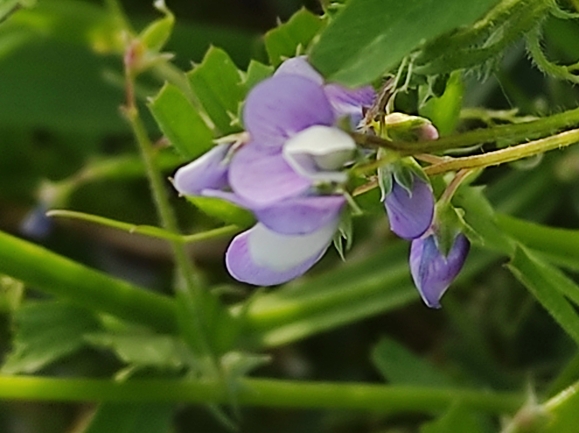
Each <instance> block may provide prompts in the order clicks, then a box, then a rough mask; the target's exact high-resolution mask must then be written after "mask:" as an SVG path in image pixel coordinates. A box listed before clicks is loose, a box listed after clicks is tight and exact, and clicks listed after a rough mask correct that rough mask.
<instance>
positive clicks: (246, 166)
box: [229, 143, 311, 207]
mask: <svg viewBox="0 0 579 433" xmlns="http://www.w3.org/2000/svg"><path fill="white" fill-rule="evenodd" d="M229 183H230V185H231V188H232V189H233V191H234V192H235V193H236V194H237V195H239V196H240V197H241V198H242V199H243V200H246V201H247V202H248V203H251V204H254V205H255V206H256V207H264V206H268V205H271V204H272V203H275V202H277V201H280V200H283V199H286V198H289V197H294V196H296V195H298V194H301V193H302V192H304V191H305V190H307V189H308V188H309V187H310V186H311V181H310V180H308V179H305V178H303V177H301V176H299V175H298V174H297V173H296V172H295V171H294V170H293V169H292V168H291V167H290V166H289V164H288V163H287V162H286V161H285V159H284V158H283V156H282V154H281V152H280V151H278V150H276V149H264V148H259V147H257V146H254V144H253V143H249V144H246V145H245V146H243V147H242V148H241V149H239V151H237V153H236V154H235V155H234V156H233V159H232V161H231V164H230V166H229Z"/></svg>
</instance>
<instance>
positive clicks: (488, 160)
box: [424, 129, 579, 176]
mask: <svg viewBox="0 0 579 433" xmlns="http://www.w3.org/2000/svg"><path fill="white" fill-rule="evenodd" d="M577 142H579V129H573V130H571V131H565V132H562V133H560V134H556V135H552V136H551V137H547V138H543V139H541V140H536V141H531V142H529V143H525V144H520V145H518V146H513V147H508V148H506V149H500V150H496V151H494V152H489V153H486V154H483V155H474V156H465V157H463V158H453V159H450V160H448V161H444V162H441V163H438V164H434V165H431V166H430V167H426V168H425V169H424V172H425V173H426V174H427V175H429V176H434V175H436V174H440V173H446V172H448V171H456V170H462V169H468V168H483V167H490V166H493V165H499V164H504V163H506V162H512V161H516V160H519V159H522V158H527V157H529V156H534V155H538V154H541V153H544V152H548V151H549V150H553V149H560V148H563V147H566V146H570V145H571V144H574V143H577Z"/></svg>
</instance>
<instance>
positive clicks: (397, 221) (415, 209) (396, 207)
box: [384, 172, 434, 239]
mask: <svg viewBox="0 0 579 433" xmlns="http://www.w3.org/2000/svg"><path fill="white" fill-rule="evenodd" d="M411 175H412V185H411V186H410V187H405V186H403V185H401V184H400V183H398V182H397V181H396V177H395V176H392V188H391V190H390V192H389V193H388V194H387V195H386V197H385V199H384V205H385V207H386V213H387V214H388V220H389V221H390V228H391V229H392V231H393V232H394V233H396V234H397V235H398V236H400V237H401V238H404V239H416V238H419V237H420V236H422V235H423V234H424V233H425V232H426V230H428V229H429V227H430V225H431V223H432V218H433V216H434V196H433V194H432V188H431V186H430V184H428V183H427V182H426V181H424V180H423V179H422V178H421V177H419V176H418V175H417V174H415V173H413V172H412V174H411Z"/></svg>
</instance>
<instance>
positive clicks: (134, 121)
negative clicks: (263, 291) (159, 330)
mask: <svg viewBox="0 0 579 433" xmlns="http://www.w3.org/2000/svg"><path fill="white" fill-rule="evenodd" d="M125 114H126V117H127V119H128V120H129V123H130V125H131V128H132V130H133V134H134V135H135V138H136V140H137V143H138V145H139V149H140V151H141V156H142V158H143V162H144V164H145V171H146V173H147V177H148V178H149V183H150V186H151V192H152V195H153V199H154V201H155V204H156V207H157V212H158V214H159V218H160V220H161V225H162V226H163V228H164V229H165V230H167V231H168V232H170V233H174V234H177V233H178V230H177V221H176V218H175V215H174V214H173V211H172V208H171V205H170V204H169V198H168V197H167V194H166V191H165V184H164V181H163V178H162V176H161V171H160V170H159V169H158V167H157V166H156V164H155V159H154V150H153V146H152V144H151V141H150V140H149V137H148V135H147V131H146V129H145V126H144V125H143V122H142V120H141V118H140V117H139V112H138V110H137V108H136V105H135V104H130V105H129V106H128V107H127V109H126V110H125ZM170 244H171V249H172V251H173V255H174V258H175V262H176V264H177V272H178V279H177V282H176V285H175V287H176V291H177V297H178V299H179V301H180V302H178V303H177V317H178V321H179V323H180V325H181V331H182V332H183V336H184V337H185V339H186V340H187V341H188V342H189V343H190V344H191V345H192V346H193V347H194V349H195V350H196V351H197V354H198V355H199V356H200V358H201V359H202V360H203V361H204V362H205V364H206V365H207V367H208V368H210V370H213V371H215V369H216V367H215V364H214V358H213V355H212V353H211V349H210V345H209V342H208V340H207V336H206V332H205V327H204V325H203V317H204V315H203V311H202V308H201V306H200V303H201V299H202V297H203V295H204V293H203V288H202V287H201V282H200V280H199V279H198V278H197V277H196V275H197V272H196V270H195V268H194V266H193V263H192V262H191V260H189V258H188V257H187V253H186V251H185V248H184V246H183V244H182V243H180V242H177V241H170Z"/></svg>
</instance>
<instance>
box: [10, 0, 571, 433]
mask: <svg viewBox="0 0 579 433" xmlns="http://www.w3.org/2000/svg"><path fill="white" fill-rule="evenodd" d="M122 5H123V7H124V8H125V10H126V13H127V16H128V17H129V18H130V21H131V22H132V24H133V26H134V27H135V29H137V30H140V29H141V28H143V27H144V26H145V25H146V24H147V23H148V22H150V21H152V20H153V19H154V18H157V17H158V16H159V14H158V13H157V12H156V11H155V10H154V8H153V6H152V5H151V4H149V2H143V1H137V0H133V1H123V2H122ZM168 6H169V7H170V8H171V9H172V11H173V12H174V13H175V15H176V18H177V27H176V29H175V32H174V35H173V36H172V38H171V40H170V41H169V43H168V45H167V47H166V50H167V51H169V52H173V53H174V54H175V64H176V65H177V66H178V67H179V68H181V69H183V70H188V69H190V67H191V64H192V62H193V63H195V62H200V61H201V59H202V57H203V54H204V52H205V51H206V49H207V48H208V47H209V46H210V45H215V46H218V47H222V48H224V49H225V50H226V51H227V52H228V53H229V54H230V56H231V57H232V59H233V60H234V61H235V62H236V64H237V65H238V67H239V68H241V69H245V68H246V67H247V64H248V62H249V60H250V59H251V58H254V59H259V60H262V61H265V60H266V56H265V50H264V47H263V42H262V35H263V33H264V32H265V31H267V30H268V29H271V28H273V27H275V26H276V23H277V22H278V20H282V21H285V20H287V19H288V18H289V17H290V16H291V14H292V13H293V12H295V11H297V10H298V9H299V8H300V7H302V6H306V7H308V8H309V9H310V10H312V11H314V12H319V11H320V8H319V5H318V4H317V3H316V2H315V1H309V2H300V1H297V0H295V1H294V0H275V1H270V0H222V1H212V0H203V1H200V0H193V1H187V0H171V1H168ZM110 26H111V16H110V14H109V13H108V12H107V8H106V5H105V4H104V3H102V2H96V1H95V2H88V1H81V0H39V2H38V5H37V6H36V7H35V8H33V9H30V10H21V11H17V12H16V13H14V15H13V16H11V17H10V18H9V19H7V20H6V21H4V22H3V23H0V229H2V230H4V231H7V232H9V233H13V234H18V235H20V236H23V237H26V238H28V239H32V240H34V241H35V242H38V243H40V244H42V245H45V246H46V247H48V248H50V249H51V250H54V251H56V252H59V253H61V254H63V255H66V256H69V257H72V258H74V259H75V260H78V261H81V262H83V263H86V264H88V265H90V266H91V267H94V268H97V269H101V270H104V271H106V272H108V273H110V274H113V275H117V276H120V277H122V278H125V279H128V280H131V281H135V282H137V283H139V284H142V285H144V286H146V287H149V288H151V289H152V290H158V291H161V292H167V293H169V292H170V284H171V278H170V277H171V263H170V255H169V252H168V249H167V248H166V247H165V245H164V243H163V242H161V241H156V240H150V239H144V238H135V237H134V236H130V235H128V234H123V233H119V232H116V231H112V230H109V229H106V228H102V227H98V226H93V225H89V224H87V223H81V222H74V221H68V220H55V221H49V220H45V219H43V218H42V216H41V215H42V212H44V210H45V209H46V206H53V205H55V204H56V205H58V206H60V207H66V208H70V209H74V210H79V211H84V212H90V213H95V214H98V215H102V216H106V217H111V218H115V219H119V220H122V221H128V222H134V223H140V224H155V223H156V217H155V210H154V207H153V205H152V203H151V200H150V198H149V193H148V186H147V182H146V181H145V179H144V177H143V176H141V175H139V174H138V173H137V174H131V173H128V172H125V173H120V174H119V173H116V174H114V175H111V176H108V177H107V178H105V179H98V180H89V181H86V182H85V181H78V173H80V172H81V171H82V170H83V168H84V167H86V166H87V164H88V165H89V166H90V165H91V164H98V163H99V162H102V161H107V160H109V159H113V160H114V159H115V158H118V157H124V156H127V155H129V156H130V155H136V151H135V144H134V142H133V138H132V136H131V135H130V132H129V128H128V126H127V125H126V124H125V123H124V121H123V119H122V117H121V116H120V114H119V106H120V105H121V104H122V103H123V99H124V96H123V77H122V59H121V57H120V55H119V53H118V52H115V50H114V48H113V46H114V42H113V41H110V40H109V39H108V36H107V35H109V33H107V29H109V28H110ZM546 36H547V39H546V40H547V50H548V52H549V55H551V56H552V57H553V58H554V59H559V60H561V61H571V60H574V59H576V55H577V53H578V52H579V27H578V26H577V24H576V23H573V22H564V21H554V20H553V22H552V24H551V23H550V24H548V25H547V27H546ZM493 71H494V72H492V73H491V74H489V76H488V77H482V76H480V75H477V74H469V75H468V76H467V77H466V92H465V100H464V105H465V107H487V108H493V109H512V108H518V109H519V111H520V114H522V115H546V114H549V113H553V112H556V111H561V110H563V109H565V108H573V107H575V106H576V105H577V100H578V99H577V96H578V92H577V89H576V88H574V87H571V86H570V85H568V84H565V83H561V82H560V81H555V80H552V79H549V78H545V77H544V76H543V75H542V74H541V73H540V72H538V71H537V70H536V69H534V68H533V67H532V65H531V63H530V62H529V61H528V59H527V58H526V56H525V52H524V49H523V47H522V45H520V44H519V45H515V46H513V47H511V48H509V50H508V51H507V52H506V53H505V56H504V57H503V58H502V59H499V60H497V64H496V68H495V69H494V70H493ZM483 78H484V79H483ZM139 85H140V87H139V89H138V90H139V96H140V99H141V101H142V102H144V101H145V99H146V97H148V96H152V95H153V94H155V92H156V91H158V89H159V88H160V86H161V85H162V82H161V81H160V80H159V78H158V77H155V76H152V75H151V76H148V77H146V78H145V79H144V80H142V81H141V82H140V83H139ZM143 113H144V115H145V116H146V117H147V118H146V121H147V125H148V127H149V129H150V132H151V136H152V137H157V138H158V137H160V133H159V132H158V131H157V129H156V126H155V124H154V122H153V121H152V118H151V117H150V115H149V114H148V113H147V110H146V109H144V110H143ZM482 125H483V123H482V122H480V121H470V122H469V121H466V122H465V123H464V125H463V127H466V126H482ZM578 161H579V153H577V151H574V150H573V149H570V150H569V151H566V152H564V153H556V154H553V155H548V156H546V157H545V158H543V160H542V161H541V164H540V165H539V166H538V167H535V169H533V170H528V168H529V166H530V165H531V164H530V163H531V162H532V161H529V164H527V166H525V164H517V165H511V166H509V167H501V168H500V169H492V170H489V171H488V172H487V173H485V175H484V176H483V177H482V178H481V179H480V183H486V184H488V185H489V187H488V188H487V195H488V197H489V198H490V200H491V201H492V202H493V203H495V204H496V205H497V209H498V210H500V211H503V212H506V213H512V214H515V215H518V216H521V217H524V218H525V219H530V220H536V221H542V222H547V223H549V224H553V225H557V226H561V227H572V228H576V227H577V220H578V217H579V182H577V180H578V178H579V163H578ZM175 164H176V162H173V163H172V165H175ZM169 165H171V164H169ZM171 171H172V169H171V168H168V169H167V175H170V174H171ZM75 176H76V177H75ZM70 179H77V183H75V185H78V188H76V187H75V189H74V191H73V192H72V193H71V194H70V195H67V196H66V200H64V199H63V200H61V201H59V198H58V197H57V198H55V197H54V194H55V191H61V190H58V189H56V190H55V187H54V186H55V185H57V186H58V185H63V183H66V182H67V181H68V180H70ZM174 204H175V206H176V207H177V208H178V210H179V215H180V218H181V223H182V225H183V227H185V228H186V230H187V231H191V232H193V231H195V230H197V229H200V228H203V227H208V226H211V224H212V223H211V221H209V220H208V218H206V217H202V216H201V215H197V214H195V213H194V211H193V210H192V208H191V207H190V206H189V205H188V204H187V203H185V202H184V200H178V199H177V197H176V196H175V200H174ZM58 206H57V207H58ZM31 218H32V219H31ZM381 219H382V215H380V216H369V217H364V218H362V219H360V220H358V221H357V222H356V224H357V227H356V232H357V233H358V238H359V239H357V242H359V245H358V246H357V247H356V248H355V249H354V251H353V255H354V256H355V255H363V254H364V252H365V251H367V250H369V249H372V248H377V247H378V246H377V245H376V242H373V241H372V240H371V239H368V238H365V234H368V233H371V232H372V231H373V230H374V229H375V227H376V226H378V225H379V224H382V225H383V226H384V228H383V229H382V230H383V231H385V230H386V224H385V223H384V222H383V221H382V220H381ZM383 238H387V236H386V235H384V236H383ZM380 239H382V238H380ZM225 246H226V240H218V241H212V242H208V243H205V244H203V245H201V246H200V247H199V248H197V249H196V252H195V259H196V260H197V261H198V263H199V264H200V266H201V267H202V268H203V269H204V270H205V271H206V273H207V274H208V275H210V278H211V280H212V281H213V282H215V283H218V284H231V283H232V281H231V279H230V278H229V277H228V276H227V275H226V274H225V272H224V270H223V265H222V255H223V250H224V248H225ZM502 264H503V263H502V262H501V261H500V260H494V261H493V262H492V264H491V265H489V266H487V267H486V268H485V272H484V273H481V272H479V273H478V274H477V275H476V276H475V277H473V278H470V279H469V282H468V284H462V285H461V284H458V285H457V287H453V289H452V290H451V291H450V292H449V294H448V296H447V297H446V298H445V303H444V309H443V310H442V311H432V310H428V309H427V308H425V307H424V306H423V305H422V304H420V303H418V302H414V303H412V304H410V305H408V306H405V307H403V308H400V309H398V310H397V311H395V312H393V313H390V314H387V315H380V316H377V317H374V318H371V319H367V320H364V321H362V322H359V323H356V324H353V325H349V326H347V327H344V328H340V329H336V330H333V331H330V332H326V333H324V334H322V335H319V336H316V337H312V338H308V339H306V340H304V341H302V342H300V343H296V344H292V345H289V346H284V347H281V348H279V349H276V350H275V351H273V352H272V355H273V362H272V363H271V364H270V365H268V366H266V367H264V368H262V369H261V370H259V371H258V374H261V375H265V376H268V377H284V378H296V379H310V380H332V381H343V380H360V381H376V382H378V381H380V380H381V378H380V375H379V373H378V371H377V370H376V368H375V367H374V366H373V365H372V362H371V360H370V353H371V352H372V349H373V348H374V347H375V345H376V344H377V343H378V341H379V340H380V339H381V338H382V337H384V336H388V337H389V338H390V339H392V340H395V341H398V342H400V343H401V344H402V345H404V346H405V347H406V349H407V350H409V351H410V352H412V353H414V354H416V355H419V356H420V357H423V358H425V359H428V360H430V361H432V363H433V364H434V365H436V366H437V367H438V368H440V369H441V370H443V371H444V372H445V373H444V375H447V376H450V377H452V378H453V379H454V380H455V381H458V382H460V383H467V384H476V385H482V386H489V387H492V388H493V389H496V390H513V389H514V390H520V389H523V388H524V386H525V383H526V382H527V381H529V380H532V382H533V383H534V384H535V385H537V386H539V387H541V386H543V385H544V384H546V383H548V381H549V380H551V379H552V378H553V377H554V375H555V374H556V373H557V372H558V371H559V370H560V369H561V366H562V365H564V364H565V363H566V362H567V361H568V359H569V358H570V357H571V356H572V355H573V353H574V346H573V344H572V343H571V341H570V340H569V338H568V337H567V336H566V335H565V334H564V333H563V332H562V331H561V330H560V329H559V328H558V327H557V325H556V324H555V323H554V322H553V321H552V320H551V318H550V317H549V316H548V314H547V313H545V312H544V311H543V310H542V309H541V307H540V306H538V305H537V304H535V303H534V301H533V299H532V297H531V296H530V295H529V293H528V292H527V291H525V290H524V289H523V288H522V287H521V286H520V285H519V284H518V283H517V282H516V281H515V279H514V278H513V276H512V275H511V274H510V273H508V272H507V271H506V270H504V268H503V267H502ZM332 266H339V260H337V258H336V256H335V254H333V253H332V254H331V255H330V257H328V258H326V259H325V261H324V262H323V263H322V265H321V266H320V268H319V269H318V270H317V272H320V270H322V271H323V270H324V269H331V267H332ZM31 296H36V297H40V296H41V295H40V294H38V293H35V292H32V293H31ZM2 318H3V321H2V326H1V328H0V350H1V351H2V352H3V353H6V352H7V351H8V349H9V347H10V332H11V328H10V320H9V316H8V314H4V315H3V316H2ZM119 367H120V363H119V361H118V360H116V359H115V358H114V357H112V355H110V354H109V353H105V352H100V351H97V350H94V349H85V350H83V351H81V352H80V353H77V354H75V355H73V356H71V357H68V358H67V359H65V360H63V361H60V362H58V363H56V364H54V365H52V366H50V367H49V368H47V369H45V370H44V371H43V372H42V373H45V374H50V375H57V376H70V375H84V376H92V377H108V376H110V375H111V374H112V373H114V372H115V371H117V370H118V369H119ZM530 378H532V379H530ZM93 409H94V408H93V407H92V406H91V405H85V404H48V403H44V404H39V403H10V402H1V403H0V432H2V433H60V432H80V431H83V430H82V426H83V424H84V423H85V422H86V420H87V419H88V417H89V415H90V414H91V411H92V410H93ZM127 411H130V409H129V408H128V409H127ZM119 413H120V414H122V413H124V412H123V410H122V408H121V410H120V411H119ZM426 420H427V419H423V418H421V417H418V418H417V417H414V416H408V417H405V416H399V417H394V418H389V417H385V416H378V415H369V414H366V413H350V412H342V411H336V412H332V411H324V412H322V411H313V410H312V411H304V410H300V411H297V410H281V409H280V410H272V409H267V410H266V409H244V410H243V417H242V420H241V431H246V432H256V433H259V432H271V431H275V432H276V433H284V432H288V433H289V432H318V431H319V432H333V433H341V432H343V433H346V432H348V433H356V432H412V431H418V430H417V427H416V425H417V423H419V422H421V421H426ZM480 425H482V426H484V427H483V428H484V430H482V431H489V432H492V431H496V428H497V420H496V419H495V420H493V419H490V418H488V419H487V418H484V419H483V421H482V422H481V423H480ZM119 428H120V427H119ZM119 431H123V432H124V431H125V430H119ZM126 431H127V432H128V430H126ZM173 431H175V432H196V433H203V432H220V431H225V429H224V428H223V427H222V425H221V424H219V422H217V421H216V420H215V419H214V417H213V416H212V415H211V414H210V413H209V412H208V411H207V410H205V409H204V408H195V407H187V406H183V407H180V408H179V410H178V411H177V415H176V417H175V422H174V430H173Z"/></svg>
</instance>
